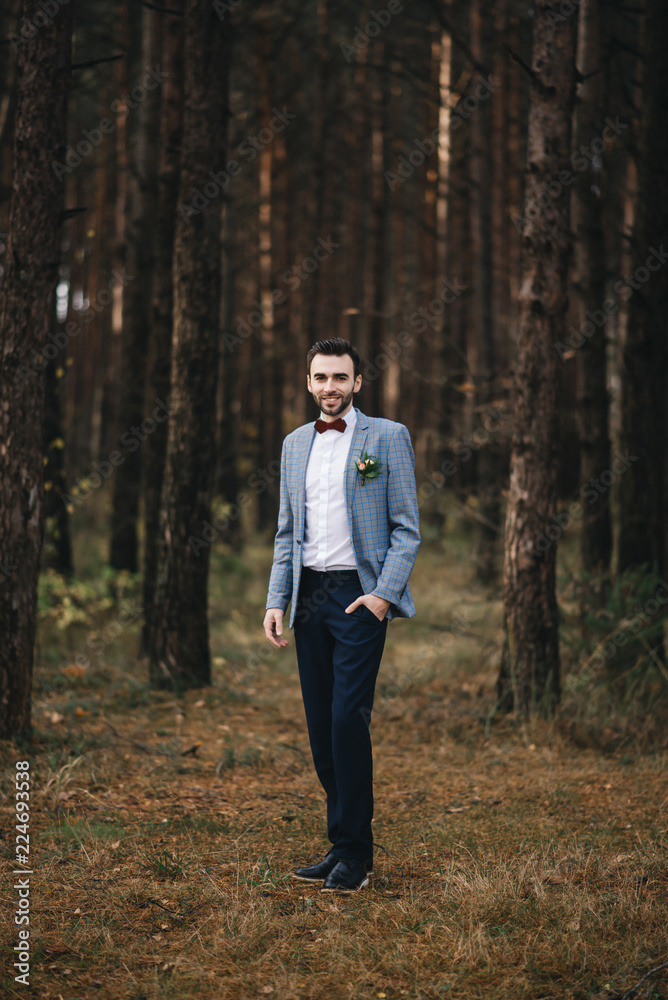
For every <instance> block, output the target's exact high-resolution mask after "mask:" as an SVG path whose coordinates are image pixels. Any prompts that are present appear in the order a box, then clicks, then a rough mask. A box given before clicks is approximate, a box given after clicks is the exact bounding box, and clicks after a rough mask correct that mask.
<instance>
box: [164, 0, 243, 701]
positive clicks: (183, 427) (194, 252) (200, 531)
mask: <svg viewBox="0 0 668 1000" xmlns="http://www.w3.org/2000/svg"><path fill="white" fill-rule="evenodd" d="M184 21H185V23H184V46H185V49H184V66H185V88H184V90H185V103H184V109H183V139H182V156H181V178H180V184H179V198H178V201H179V211H178V213H177V218H176V234H175V241H174V334H173V340H172V372H171V385H170V407H171V412H170V418H169V436H168V444H167V464H166V468H165V480H164V484H163V500H162V511H161V528H160V553H159V560H158V579H157V585H156V600H155V609H154V613H153V620H154V623H155V629H156V634H155V636H154V638H153V639H152V643H151V647H150V648H149V651H148V652H149V658H150V676H151V683H152V684H153V686H155V687H167V688H172V689H176V690H181V689H184V688H189V687H201V686H203V685H207V684H209V683H210V680H211V664H210V653H209V626H208V617H207V592H208V572H209V556H210V551H211V549H210V543H211V540H212V539H211V532H210V531H207V530H206V522H208V521H209V519H210V516H211V496H212V489H213V479H214V472H215V467H216V455H215V442H216V390H217V380H218V351H219V338H220V286H221V266H220V265H221V258H220V233H221V225H220V221H221V205H220V200H219V199H214V200H213V203H212V204H210V205H208V206H207V207H205V208H203V209H201V210H198V209H193V211H191V212H189V211H183V210H182V209H183V206H190V207H192V206H193V198H194V192H195V191H196V190H200V191H202V189H203V188H204V187H205V186H206V185H209V189H210V187H211V178H210V177H209V172H210V171H212V170H213V171H216V170H218V169H220V165H221V164H224V163H225V154H226V146H227V143H226V135H227V78H228V68H229V67H228V48H229V46H228V40H229V31H228V23H229V22H228V19H226V20H225V21H221V20H220V19H219V18H218V16H217V14H216V12H215V10H214V9H213V7H212V5H211V4H210V3H209V2H208V0H187V4H186V15H185V19H184ZM200 204H201V202H200ZM207 536H208V537H207Z"/></svg>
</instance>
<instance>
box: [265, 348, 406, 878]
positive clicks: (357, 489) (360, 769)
mask: <svg viewBox="0 0 668 1000" xmlns="http://www.w3.org/2000/svg"><path fill="white" fill-rule="evenodd" d="M306 364H307V387H308V390H309V392H310V393H311V394H312V395H313V399H314V401H315V403H316V405H317V406H318V408H319V409H320V417H319V418H318V420H316V421H315V422H312V423H309V424H304V426H303V427H299V428H297V430H295V431H293V432H292V434H289V435H288V436H287V437H286V439H285V441H284V442H283V453H282V456H281V488H280V511H279V515H278V531H277V533H276V539H275V544H274V563H273V566H272V571H271V579H270V581H269V592H268V595H267V603H266V607H267V613H266V615H265V618H264V631H265V635H266V636H267V638H268V639H269V641H270V642H271V643H273V645H274V646H277V647H278V648H282V647H284V646H287V645H288V643H287V640H286V639H285V638H283V615H284V614H285V611H286V609H287V606H288V603H289V602H292V609H291V613H290V621H289V626H290V627H292V626H293V624H294V634H295V645H296V650H297V662H298V665H299V678H300V681H301V688H302V696H303V700H304V710H305V713H306V722H307V726H308V734H309V741H310V744H311V752H312V754H313V763H314V765H315V769H316V772H317V775H318V777H319V779H320V782H321V784H322V786H323V788H324V789H325V792H326V794H327V833H328V836H329V840H330V842H331V844H332V848H331V849H330V851H329V853H328V854H327V856H326V857H325V859H324V860H323V861H321V862H319V863H318V864H315V865H312V866H309V867H305V868H298V869H297V871H296V872H295V873H294V875H295V876H296V877H297V878H300V879H303V880H305V881H309V882H320V881H322V882H324V884H323V890H325V891H333V892H352V891H355V890H357V889H361V888H363V887H364V886H366V885H368V884H369V874H371V873H372V872H373V837H372V833H371V819H372V816H373V764H372V754H371V738H370V735H369V719H370V716H371V709H372V706H373V695H374V688H375V684H376V677H377V675H378V668H379V666H380V659H381V656H382V653H383V646H384V644H385V634H386V631H387V623H388V621H389V620H390V619H392V618H395V617H403V618H410V617H411V616H412V615H414V614H415V605H414V604H413V599H412V597H411V593H410V589H409V587H408V578H409V576H410V574H411V570H412V569H413V564H414V562H415V556H416V554H417V550H418V546H419V544H420V532H419V512H418V503H417V495H416V491H415V474H414V466H415V461H414V456H413V449H412V447H411V440H410V435H409V433H408V430H407V429H406V427H404V425H403V424H399V423H395V422H394V421H392V420H383V419H380V418H375V417H366V416H364V414H363V413H361V412H360V411H359V410H358V409H357V408H356V407H354V406H353V396H354V394H355V393H356V392H359V390H360V389H361V387H362V376H361V374H360V358H359V354H358V353H357V350H356V349H355V348H354V347H353V346H352V345H351V344H349V343H348V341H346V340H341V339H340V338H333V339H330V340H320V341H318V342H317V343H316V344H314V345H313V347H312V348H311V349H310V351H309V352H308V356H307V362H306Z"/></svg>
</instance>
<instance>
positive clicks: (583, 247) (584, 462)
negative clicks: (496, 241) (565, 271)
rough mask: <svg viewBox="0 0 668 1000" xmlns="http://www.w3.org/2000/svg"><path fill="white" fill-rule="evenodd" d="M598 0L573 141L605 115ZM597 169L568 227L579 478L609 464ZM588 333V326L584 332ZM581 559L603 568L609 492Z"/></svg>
mask: <svg viewBox="0 0 668 1000" xmlns="http://www.w3.org/2000/svg"><path fill="white" fill-rule="evenodd" d="M601 30H602V25H601V7H600V0H583V2H582V4H581V6H580V24H579V36H578V71H579V73H580V74H581V76H582V77H584V79H583V80H582V81H581V83H580V85H579V88H578V98H579V101H578V105H577V108H576V112H575V124H574V137H573V145H574V147H575V149H579V148H580V146H587V147H588V146H589V145H590V143H591V142H592V139H593V138H594V137H595V136H597V135H598V134H599V133H600V130H601V127H602V125H603V120H604V113H603V111H604V107H605V103H604V86H603V84H604V79H605V77H604V74H603V73H602V71H601V70H602V66H601V57H602V53H601ZM603 183H604V181H603V169H602V161H601V159H600V158H597V159H595V160H591V161H590V162H589V164H588V166H587V169H586V170H585V171H582V172H580V173H579V174H578V176H577V178H576V180H575V184H574V186H573V203H572V212H573V233H574V236H575V288H576V291H577V294H578V299H579V310H578V312H579V322H580V331H579V332H580V333H581V335H582V340H583V341H584V342H583V343H582V345H581V346H580V347H578V348H577V366H578V372H577V380H578V388H577V392H578V407H577V420H578V434H579V439H580V482H581V483H588V482H589V481H590V480H592V479H597V478H598V477H599V476H600V475H601V473H602V472H604V471H605V470H606V469H609V468H610V437H609V434H608V391H607V385H606V341H607V324H606V323H604V324H602V325H600V326H598V327H597V328H596V329H595V332H594V334H593V336H586V337H585V336H584V335H583V330H585V329H587V327H585V324H586V323H590V324H591V320H590V319H588V317H587V313H588V312H589V313H590V314H593V315H598V314H599V313H600V312H602V310H603V302H604V300H605V298H606V277H607V276H606V270H607V260H606V247H605V238H604V232H603V218H602V206H603ZM588 332H589V331H588ZM580 552H581V556H582V566H583V569H585V570H586V571H587V572H594V571H596V570H598V571H602V572H606V571H607V570H608V569H609V567H610V556H611V554H612V529H611V523H610V493H609V491H606V492H605V493H604V494H603V495H600V496H599V499H598V501H597V503H595V504H593V505H592V506H590V507H589V506H588V507H587V508H586V509H585V516H584V519H583V522H582V533H581V535H580Z"/></svg>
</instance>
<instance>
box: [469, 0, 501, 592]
mask: <svg viewBox="0 0 668 1000" xmlns="http://www.w3.org/2000/svg"><path fill="white" fill-rule="evenodd" d="M492 18H493V10H492V8H491V7H490V5H489V4H488V3H486V2H485V0H472V3H471V50H472V52H473V55H474V57H475V58H476V59H477V61H478V62H479V63H481V64H483V65H485V64H489V63H491V53H492V36H493V20H492ZM493 100H494V99H493V97H488V98H487V99H486V100H485V101H482V102H481V103H480V107H479V108H478V109H477V110H476V111H475V112H473V114H472V115H471V121H470V127H471V201H470V204H471V237H472V239H471V249H472V254H473V286H474V288H475V294H474V295H473V296H472V297H471V312H472V319H473V323H472V330H471V336H470V338H469V370H470V372H471V375H472V376H473V380H474V384H475V388H476V394H475V400H476V404H477V405H476V416H475V421H474V423H475V428H476V430H477V429H478V427H479V425H480V421H481V419H482V417H483V415H484V414H485V412H486V411H487V409H488V408H489V406H490V404H491V401H492V398H493V379H494V376H495V366H496V362H495V345H494V323H493V306H494V272H493V255H492V250H493V245H492V194H493V190H494V184H495V182H498V176H497V175H498V172H497V170H496V169H495V164H496V158H495V156H494V151H493V148H492V128H493V112H494V103H493ZM498 465H499V463H498V461H497V448H496V445H495V443H494V440H493V438H492V439H491V440H489V441H486V442H483V444H482V446H481V448H480V450H479V451H478V452H477V453H476V463H475V473H476V487H475V488H476V492H477V496H478V501H479V514H480V515H481V517H480V521H479V523H478V527H477V535H478V538H477V546H476V549H477V551H476V575H477V577H478V579H479V580H480V581H481V583H491V582H492V581H493V580H494V578H495V576H496V573H497V570H496V553H497V549H498V548H499V530H498V523H499V513H500V484H499V470H498Z"/></svg>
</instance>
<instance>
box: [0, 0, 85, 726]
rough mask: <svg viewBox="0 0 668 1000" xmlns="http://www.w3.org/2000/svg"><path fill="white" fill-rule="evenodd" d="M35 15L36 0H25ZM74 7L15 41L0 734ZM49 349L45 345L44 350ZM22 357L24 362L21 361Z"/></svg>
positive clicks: (0, 563)
mask: <svg viewBox="0 0 668 1000" xmlns="http://www.w3.org/2000/svg"><path fill="white" fill-rule="evenodd" d="M21 13H22V16H23V18H25V20H26V21H28V22H30V23H33V21H34V19H35V18H36V17H37V15H41V14H42V11H41V8H40V6H39V2H38V0H23V4H22V11H21ZM71 44H72V8H71V6H65V7H61V8H60V9H59V11H58V13H57V14H56V15H55V17H54V18H53V20H51V21H50V22H49V24H48V25H44V26H43V27H41V28H40V29H39V30H38V31H35V33H34V34H33V36H32V38H30V39H29V40H28V41H26V43H25V45H22V46H21V47H20V48H19V76H18V97H17V107H16V119H15V132H14V153H13V157H14V180H13V186H12V198H11V206H10V216H9V244H8V252H7V254H6V257H5V260H6V271H5V274H4V276H3V279H2V282H1V283H0V345H1V348H2V355H1V356H2V364H1V365H0V636H1V637H2V642H0V739H16V738H22V737H29V736H30V734H31V719H30V690H31V683H32V670H33V657H34V642H35V622H36V610H37V579H38V575H39V562H40V552H41V548H42V540H43V532H44V464H43V456H44V413H45V397H46V381H45V378H44V374H43V372H40V373H39V374H37V375H35V376H31V377H28V378H22V377H20V376H19V375H18V372H17V369H18V367H19V365H21V364H25V363H26V361H25V359H31V357H32V352H33V350H34V351H37V353H38V354H40V355H41V354H42V351H44V350H45V348H46V347H47V345H48V346H51V347H53V345H52V344H51V342H50V341H49V340H48V338H47V335H48V332H49V330H50V328H51V325H52V317H53V315H54V308H53V306H54V295H55V288H56V283H57V280H58V264H59V259H60V245H59V244H60V229H61V224H62V218H63V206H64V199H63V183H62V178H60V179H59V178H58V177H57V175H56V172H55V171H54V169H53V166H52V164H53V162H54V161H58V162H62V160H63V158H64V154H65V145H66V141H67V140H66V108H67V92H68V88H69V82H70V74H71V62H72V56H71ZM46 357H48V353H47V354H46ZM29 363H30V361H29V360H28V364H29Z"/></svg>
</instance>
